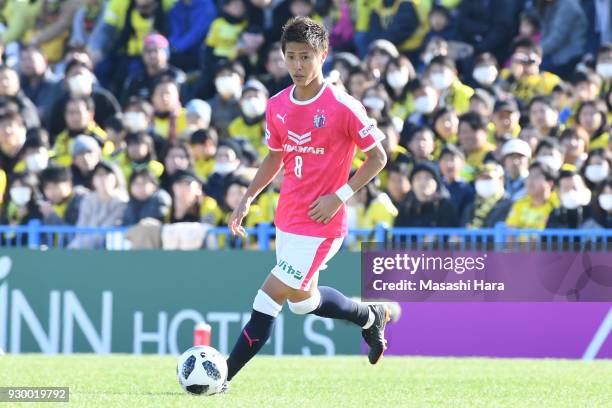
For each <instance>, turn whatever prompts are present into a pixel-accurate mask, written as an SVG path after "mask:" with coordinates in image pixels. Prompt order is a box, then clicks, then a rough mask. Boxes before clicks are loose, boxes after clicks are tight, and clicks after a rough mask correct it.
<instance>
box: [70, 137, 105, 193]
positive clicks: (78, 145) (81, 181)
mask: <svg viewBox="0 0 612 408" xmlns="http://www.w3.org/2000/svg"><path fill="white" fill-rule="evenodd" d="M70 154H71V156H72V165H71V166H70V169H71V171H72V180H73V184H74V185H75V186H83V187H85V188H87V189H90V190H91V189H92V188H93V184H92V177H93V171H94V169H95V168H96V166H97V165H98V163H100V161H101V160H102V149H101V148H100V145H99V144H98V142H97V141H96V139H94V138H93V137H91V136H87V135H79V136H77V137H76V138H75V139H74V143H72V147H71V148H70Z"/></svg>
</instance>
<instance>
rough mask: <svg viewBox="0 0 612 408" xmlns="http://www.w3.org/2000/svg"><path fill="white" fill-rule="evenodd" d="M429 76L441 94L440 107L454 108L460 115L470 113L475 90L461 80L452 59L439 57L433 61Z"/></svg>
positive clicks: (428, 72)
mask: <svg viewBox="0 0 612 408" xmlns="http://www.w3.org/2000/svg"><path fill="white" fill-rule="evenodd" d="M427 76H428V77H429V80H430V82H431V85H432V86H433V87H434V88H435V89H436V90H437V91H438V92H439V93H440V100H439V103H438V107H444V106H452V107H453V108H455V109H456V110H457V112H459V113H460V114H461V113H464V112H467V111H468V109H469V107H470V98H471V97H472V95H473V94H474V90H473V89H472V88H470V87H469V86H467V85H464V84H463V83H462V82H461V81H460V80H459V77H458V72H457V67H456V66H455V61H454V60H453V59H452V58H449V57H443V56H437V57H435V58H434V59H432V60H431V62H430V64H429V66H428V67H427Z"/></svg>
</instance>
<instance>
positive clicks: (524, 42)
mask: <svg viewBox="0 0 612 408" xmlns="http://www.w3.org/2000/svg"><path fill="white" fill-rule="evenodd" d="M541 64H542V48H541V47H540V46H539V45H538V44H537V43H535V42H534V41H533V40H531V39H528V38H524V39H521V40H518V41H516V42H515V43H514V44H513V45H512V57H511V59H510V67H509V68H504V69H502V71H501V72H500V74H499V75H500V78H501V79H502V80H503V83H502V88H503V89H504V90H505V91H508V92H510V93H512V95H514V97H515V98H516V99H517V100H518V102H519V104H520V106H521V108H523V107H524V106H525V105H527V104H528V103H529V101H531V99H533V98H534V97H535V96H538V95H550V93H551V92H552V90H553V89H554V87H555V86H556V85H557V84H559V82H561V78H559V77H558V76H557V75H555V74H553V73H551V72H547V71H542V72H540V65H541Z"/></svg>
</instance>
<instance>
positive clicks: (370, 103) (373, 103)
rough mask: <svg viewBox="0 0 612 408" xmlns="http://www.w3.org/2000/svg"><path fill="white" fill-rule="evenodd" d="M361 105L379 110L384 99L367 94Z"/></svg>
mask: <svg viewBox="0 0 612 408" xmlns="http://www.w3.org/2000/svg"><path fill="white" fill-rule="evenodd" d="M363 106H365V107H366V108H370V109H372V110H375V111H379V112H381V111H382V110H383V109H384V108H385V101H383V100H382V99H380V98H378V97H376V96H368V97H367V98H365V99H364V100H363Z"/></svg>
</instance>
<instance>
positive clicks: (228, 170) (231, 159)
mask: <svg viewBox="0 0 612 408" xmlns="http://www.w3.org/2000/svg"><path fill="white" fill-rule="evenodd" d="M241 159H242V151H241V149H240V145H239V144H238V143H237V142H236V141H235V140H231V139H230V140H225V141H223V142H221V143H219V147H218V148H217V152H216V154H215V166H214V167H213V170H212V173H211V174H210V176H209V177H208V180H207V181H206V185H205V186H204V189H205V191H206V194H207V195H209V196H211V197H212V198H214V199H215V200H216V201H217V202H223V191H225V188H226V186H227V183H228V182H229V181H230V180H231V179H232V177H234V176H235V174H237V173H238V169H239V167H240V166H241Z"/></svg>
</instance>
